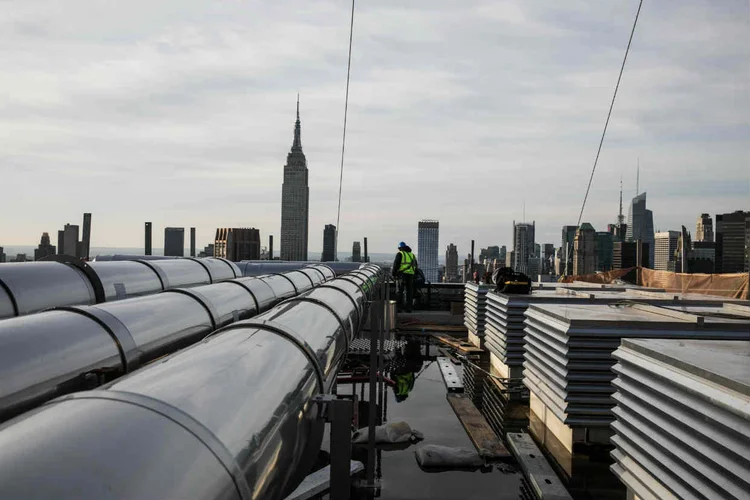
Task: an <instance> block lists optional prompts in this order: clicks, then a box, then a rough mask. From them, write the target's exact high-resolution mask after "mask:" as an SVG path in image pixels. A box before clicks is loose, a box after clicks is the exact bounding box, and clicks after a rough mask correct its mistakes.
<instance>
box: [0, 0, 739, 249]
mask: <svg viewBox="0 0 750 500" xmlns="http://www.w3.org/2000/svg"><path fill="white" fill-rule="evenodd" d="M4 7H5V8H4V16H3V18H2V19H0V46H1V47H2V50H1V51H0V58H2V64H3V68H4V75H3V76H4V78H3V79H2V80H0V110H1V111H2V112H0V141H1V143H2V144H3V147H2V148H1V149H0V199H2V201H3V208H4V211H5V213H6V214H11V216H6V217H3V218H1V219H0V240H2V241H0V245H2V244H6V245H10V244H25V243H31V242H35V241H37V240H38V238H39V234H40V233H41V232H42V231H54V230H56V229H57V228H59V227H61V226H62V225H63V224H64V223H65V222H74V221H77V220H79V219H80V214H81V212H84V211H91V212H93V214H94V231H93V241H92V245H94V246H138V245H140V244H141V243H142V223H143V221H145V220H150V221H152V222H153V223H154V227H155V228H157V230H156V231H155V236H156V237H155V241H154V245H155V246H160V244H161V243H160V239H161V238H160V234H161V230H160V228H161V227H163V226H165V225H184V226H186V227H189V226H195V227H197V229H198V239H199V242H198V243H199V246H203V245H204V244H205V243H206V242H208V240H210V239H211V238H212V235H213V232H214V230H215V228H216V227H219V226H228V225H242V226H255V227H259V228H260V229H261V233H262V235H263V237H264V238H266V237H267V236H268V235H269V234H274V235H276V236H277V238H278V233H279V226H280V213H279V210H280V199H281V181H282V167H283V164H284V162H285V160H286V154H287V152H288V150H289V147H290V146H291V141H292V129H293V122H294V107H295V99H296V94H297V92H300V94H301V112H302V142H303V146H304V149H305V153H306V155H307V159H308V166H309V168H310V196H311V218H310V235H311V236H310V247H311V249H316V250H318V249H320V248H321V246H322V233H323V226H324V225H325V224H328V223H335V220H336V209H337V196H338V179H339V162H340V156H339V155H340V151H341V149H340V148H341V132H342V119H343V104H344V103H343V99H344V83H345V78H346V58H347V43H348V27H349V11H348V5H347V4H346V3H342V2H333V1H316V2H304V1H302V0H284V1H280V2H272V3H269V2H258V1H255V2H221V3H220V2H204V1H197V0H194V1H180V2H178V1H176V0H164V1H161V2H157V3H153V2H148V3H147V2H145V1H140V0H134V1H131V2H96V1H93V0H89V1H79V2H65V5H62V3H60V2H52V1H43V0H39V1H32V2H13V3H8V4H7V5H5V6H4ZM636 8H637V2H636V1H624V0H623V1H618V2H588V1H583V0H579V1H568V2H553V1H552V0H548V1H541V0H540V1H538V2H521V1H507V2H492V1H479V0H472V1H466V2H453V1H445V0H440V1H432V2H427V1H423V2H422V1H420V2H410V3H407V4H404V3H403V2H397V1H395V0H388V1H381V2H374V3H373V2H369V3H364V2H361V3H359V5H358V11H357V13H356V17H355V34H354V49H353V54H352V80H351V90H350V106H349V125H348V132H347V150H346V164H345V171H344V186H343V187H344V189H343V199H342V213H341V223H340V243H339V248H341V249H345V248H346V249H348V248H349V247H350V245H351V241H353V240H358V239H361V237H363V236H368V237H369V247H370V249H371V251H375V252H377V251H388V250H390V249H392V247H393V244H394V242H398V241H400V240H410V241H415V240H416V222H417V220H419V219H421V218H435V219H439V220H440V223H441V238H440V245H441V247H443V246H445V245H447V243H449V242H454V243H456V244H458V246H459V252H461V253H465V252H466V251H468V244H469V240H471V239H476V240H477V244H478V245H480V246H486V245H490V244H500V245H503V244H505V245H511V243H512V233H511V224H512V221H513V220H521V219H522V218H523V206H524V205H525V207H526V210H525V212H526V218H527V219H529V220H532V219H533V220H536V223H537V238H538V240H539V242H540V243H544V242H553V243H555V244H559V239H560V227H561V226H562V225H564V224H574V223H575V221H576V220H577V218H578V213H579V211H580V205H581V202H582V199H583V195H584V192H585V189H586V184H587V182H588V178H589V175H590V172H591V166H592V163H593V159H594V155H595V153H596V148H597V146H598V142H599V137H600V134H601V129H602V127H603V125H604V119H605V117H606V112H607V108H608V106H609V102H610V100H611V98H612V90H613V88H614V84H615V82H616V80H617V72H618V70H619V67H620V64H621V62H622V55H623V51H624V47H625V43H626V42H627V37H628V35H629V33H630V27H631V23H632V19H633V16H634V15H635V10H636ZM748 19H750V7H748V5H747V3H746V2H742V1H726V2H710V1H697V0H691V1H688V2H684V1H677V0H670V1H666V2H658V3H649V2H646V3H645V5H644V7H643V11H642V12H641V19H640V21H639V26H638V29H637V30H636V34H635V38H634V41H633V47H632V49H631V53H630V56H629V60H628V63H627V66H626V68H625V74H624V76H623V80H622V83H621V87H620V94H619V96H618V100H617V103H616V106H615V109H614V112H613V115H612V119H611V122H610V129H609V132H608V135H607V137H606V140H605V143H604V148H603V150H602V155H601V158H600V163H599V167H598V169H597V173H596V176H595V178H594V182H593V185H592V191H591V193H590V195H589V200H588V203H587V207H586V211H585V214H584V220H587V221H590V222H592V223H593V224H594V226H595V227H596V228H597V229H603V228H604V227H605V226H606V224H607V223H609V222H613V221H614V219H615V216H616V214H617V208H618V207H617V204H618V199H619V180H620V177H621V176H623V177H624V185H625V189H626V192H625V203H626V205H627V201H628V200H629V198H630V197H632V195H634V194H635V193H634V191H635V189H634V188H635V186H634V177H635V165H636V162H637V159H638V158H640V162H641V185H642V187H643V188H645V189H647V190H648V194H649V198H648V200H649V202H648V203H649V208H651V209H652V210H653V211H654V218H655V224H656V226H658V227H660V228H669V229H678V228H679V226H680V225H682V224H685V225H686V226H688V228H691V229H692V226H693V224H694V220H695V218H696V217H697V215H698V214H699V213H701V212H710V213H723V212H728V211H733V210H736V209H750V167H749V165H750V83H749V82H748V78H747V75H748V74H750V49H748V47H750V35H749V34H748V33H750V30H749V29H748V28H750V26H749V25H748ZM626 210H627V209H626Z"/></svg>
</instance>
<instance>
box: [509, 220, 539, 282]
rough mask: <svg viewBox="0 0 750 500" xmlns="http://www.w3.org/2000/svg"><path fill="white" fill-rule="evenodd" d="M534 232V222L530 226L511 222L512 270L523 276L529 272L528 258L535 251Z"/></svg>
mask: <svg viewBox="0 0 750 500" xmlns="http://www.w3.org/2000/svg"><path fill="white" fill-rule="evenodd" d="M535 231H536V221H532V223H531V224H529V223H528V222H519V223H518V224H516V221H513V270H514V271H516V272H519V273H524V274H528V272H529V258H530V257H531V256H532V255H534V249H535V244H534V236H535V234H534V233H535ZM536 267H537V268H538V267H539V266H536ZM533 278H534V279H535V278H536V277H533Z"/></svg>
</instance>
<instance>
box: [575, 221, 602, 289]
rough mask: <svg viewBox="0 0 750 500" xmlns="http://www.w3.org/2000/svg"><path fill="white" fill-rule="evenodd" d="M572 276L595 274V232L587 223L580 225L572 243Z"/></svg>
mask: <svg viewBox="0 0 750 500" xmlns="http://www.w3.org/2000/svg"><path fill="white" fill-rule="evenodd" d="M573 256H574V259H573V274H574V275H576V276H580V275H584V274H594V273H595V272H596V230H595V229H594V226H592V225H591V224H589V223H588V222H584V223H583V224H581V227H579V228H578V230H577V231H576V236H575V240H574V241H573Z"/></svg>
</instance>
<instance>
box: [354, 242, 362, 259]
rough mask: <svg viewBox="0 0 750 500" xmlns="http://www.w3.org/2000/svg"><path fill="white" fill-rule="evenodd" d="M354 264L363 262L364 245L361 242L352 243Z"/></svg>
mask: <svg viewBox="0 0 750 500" xmlns="http://www.w3.org/2000/svg"><path fill="white" fill-rule="evenodd" d="M352 262H362V244H361V243H360V242H359V241H355V242H354V243H352Z"/></svg>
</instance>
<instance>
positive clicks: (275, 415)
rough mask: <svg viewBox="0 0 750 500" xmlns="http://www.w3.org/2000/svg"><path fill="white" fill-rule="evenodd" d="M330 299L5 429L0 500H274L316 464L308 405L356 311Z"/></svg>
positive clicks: (232, 328)
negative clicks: (99, 499) (49, 499)
mask: <svg viewBox="0 0 750 500" xmlns="http://www.w3.org/2000/svg"><path fill="white" fill-rule="evenodd" d="M337 281H338V280H336V281H333V282H331V283H330V284H332V285H334V286H335V285H336V282H337ZM331 290H332V288H329V289H328V292H325V293H323V294H318V293H317V291H314V292H310V293H308V294H307V295H306V296H305V297H301V298H298V299H291V300H289V301H287V302H285V303H282V304H279V305H277V306H275V307H274V308H273V309H271V310H269V311H268V312H266V313H264V314H262V315H260V316H258V317H256V318H254V319H249V320H245V321H240V322H237V323H233V324H231V325H229V326H227V327H225V328H223V329H221V330H219V331H217V332H215V333H214V334H213V335H211V336H209V337H208V338H206V339H204V340H203V341H202V342H200V343H198V344H196V345H194V346H192V347H190V348H188V349H185V350H183V351H180V352H177V353H175V354H173V355H171V356H169V357H167V358H164V359H162V360H160V361H157V362H154V363H153V364H151V365H149V366H148V367H145V368H143V369H141V370H138V371H137V372H135V373H132V374H130V375H128V376H126V377H123V378H121V379H119V380H117V381H115V382H113V383H111V384H109V385H107V386H105V387H103V388H102V389H100V390H95V391H89V392H82V393H76V394H72V395H68V396H64V397H62V398H58V399H56V400H54V401H52V402H49V403H47V404H46V405H44V406H42V407H39V408H37V409H35V410H33V411H32V412H29V413H27V414H24V415H22V416H20V417H18V418H17V419H15V420H13V421H10V422H6V423H5V424H3V425H2V426H0V498H24V499H28V500H35V499H47V498H56V499H59V500H66V499H79V498H102V499H111V500H114V499H133V498H159V499H182V498H201V499H206V500H214V499H215V500H230V499H239V500H248V499H261V498H262V499H268V500H276V499H281V498H284V497H285V496H286V495H287V494H288V493H290V492H291V491H292V490H293V489H294V488H295V487H296V486H297V485H298V484H299V482H300V481H301V480H302V479H303V478H304V477H305V475H306V474H307V473H308V472H309V471H310V468H311V466H312V464H313V462H314V460H315V457H316V455H317V451H318V450H319V448H320V444H321V442H322V436H323V429H324V425H323V421H322V420H321V419H320V418H319V413H318V411H319V408H318V406H317V405H315V404H314V403H313V402H312V399H313V398H314V397H315V396H316V395H317V394H320V393H324V392H328V391H329V390H330V389H331V386H332V385H333V382H334V380H335V374H336V372H337V370H338V368H339V366H340V362H341V360H342V359H343V358H344V356H345V355H346V346H347V344H348V342H349V340H350V339H351V336H352V335H353V334H354V333H355V331H354V330H351V329H350V328H351V326H349V325H351V324H352V323H353V318H354V316H355V310H356V308H355V307H354V306H353V305H352V303H351V301H350V300H349V298H347V297H346V296H345V295H344V294H341V293H337V292H332V291H331ZM357 293H358V294H361V291H358V292H357ZM313 295H315V297H313ZM356 298H357V300H358V301H359V300H364V297H363V296H362V295H358V296H357V297H356Z"/></svg>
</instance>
